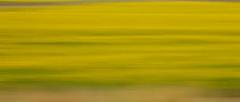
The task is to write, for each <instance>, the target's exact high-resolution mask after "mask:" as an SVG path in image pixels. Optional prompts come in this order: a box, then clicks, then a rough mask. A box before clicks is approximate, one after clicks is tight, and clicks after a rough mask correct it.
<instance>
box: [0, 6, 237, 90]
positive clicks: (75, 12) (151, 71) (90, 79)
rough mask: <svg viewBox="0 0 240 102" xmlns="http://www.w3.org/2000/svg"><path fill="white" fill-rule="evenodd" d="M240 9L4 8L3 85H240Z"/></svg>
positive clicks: (0, 17) (0, 38)
mask: <svg viewBox="0 0 240 102" xmlns="http://www.w3.org/2000/svg"><path fill="white" fill-rule="evenodd" d="M239 6H240V4H239V3H226V2H225V3H223V2H221V3H220V2H214V3H213V2H139V3H137V2H128V3H126V2H125V3H102V4H82V5H79V6H56V7H36V8H33V7H31V8H2V9H0V87H1V88H13V87H14V88H23V87H34V88H36V87H80V86H88V87H89V86H90V87H93V86H94V87H95V86H97V87H110V86H113V87H115V86H132V85H134V86H152V85H154V86H158V85H164V86H172V85H174V86H194V87H211V88H227V89H239V88H240V69H239V68H240V53H239V52H240V19H239V18H240V8H239Z"/></svg>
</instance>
